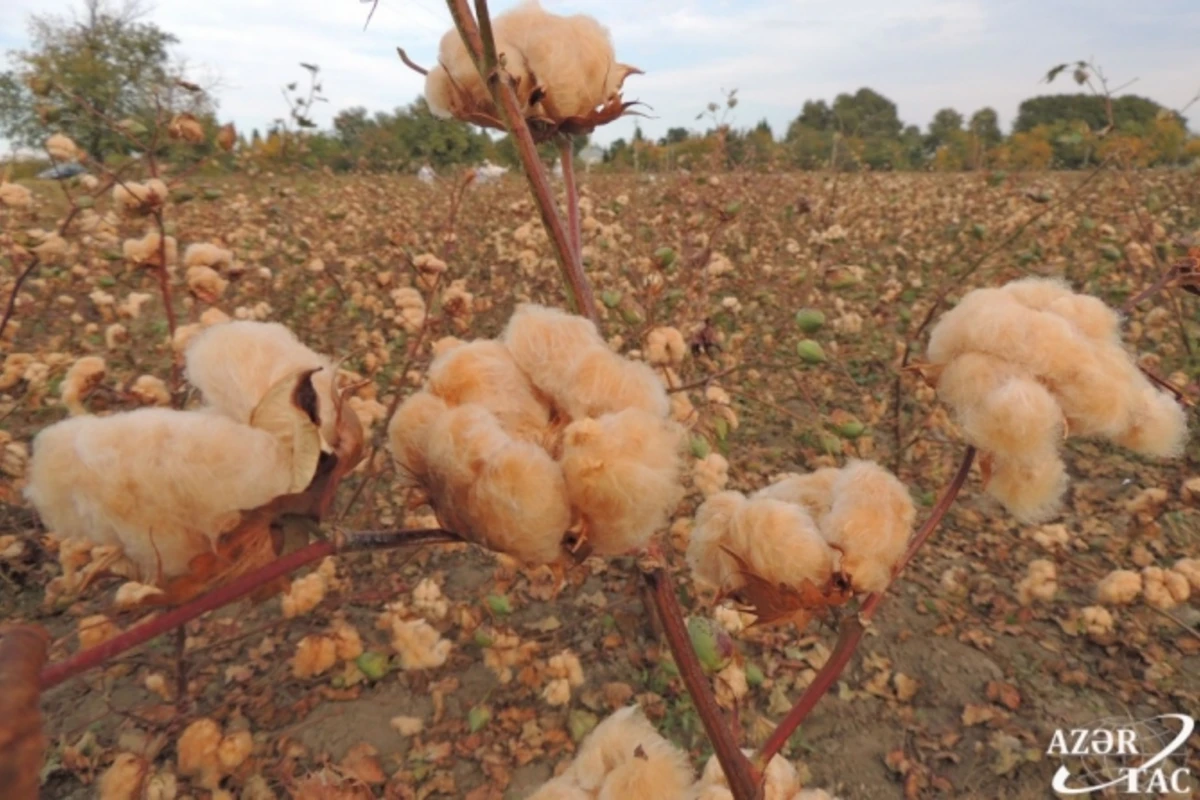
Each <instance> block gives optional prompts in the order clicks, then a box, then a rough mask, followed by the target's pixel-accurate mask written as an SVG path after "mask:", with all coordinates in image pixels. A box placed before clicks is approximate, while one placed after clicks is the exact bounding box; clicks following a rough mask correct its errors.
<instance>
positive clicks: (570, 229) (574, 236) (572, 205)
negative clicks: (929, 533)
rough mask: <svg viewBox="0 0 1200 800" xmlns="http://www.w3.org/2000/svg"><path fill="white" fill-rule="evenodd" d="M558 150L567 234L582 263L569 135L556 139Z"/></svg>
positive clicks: (577, 191)
mask: <svg viewBox="0 0 1200 800" xmlns="http://www.w3.org/2000/svg"><path fill="white" fill-rule="evenodd" d="M558 152H559V155H560V156H561V157H562V173H563V192H564V193H565V194H566V196H567V234H568V235H569V236H570V237H571V254H572V257H573V258H575V260H576V261H578V262H579V263H580V264H582V263H583V232H582V231H581V230H580V227H579V224H580V223H579V189H578V187H577V186H576V184H575V148H574V146H573V144H572V142H571V137H570V136H566V135H564V136H562V137H561V138H560V139H559V140H558Z"/></svg>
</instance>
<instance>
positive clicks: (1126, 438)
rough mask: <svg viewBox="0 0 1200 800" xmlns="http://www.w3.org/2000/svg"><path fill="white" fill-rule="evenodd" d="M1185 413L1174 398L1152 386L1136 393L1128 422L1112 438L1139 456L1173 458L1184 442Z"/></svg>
mask: <svg viewBox="0 0 1200 800" xmlns="http://www.w3.org/2000/svg"><path fill="white" fill-rule="evenodd" d="M1187 423H1188V419H1187V412H1186V411H1185V410H1184V409H1183V407H1182V406H1180V405H1179V403H1177V402H1175V398H1174V397H1172V396H1171V395H1169V394H1167V393H1166V392H1161V391H1159V390H1158V389H1156V388H1154V387H1153V386H1146V387H1144V388H1143V389H1142V391H1141V393H1140V394H1139V395H1138V399H1137V404H1136V406H1135V408H1134V412H1133V422H1132V425H1131V426H1130V427H1129V428H1128V429H1127V430H1126V431H1124V432H1123V433H1121V434H1119V435H1117V436H1115V437H1114V439H1113V441H1115V442H1116V443H1117V444H1119V445H1121V446H1122V447H1127V448H1129V449H1130V450H1133V451H1135V452H1138V453H1142V454H1143V455H1148V456H1156V457H1158V458H1174V457H1176V456H1179V455H1180V454H1181V453H1183V448H1184V445H1186V444H1187V434H1188V431H1187Z"/></svg>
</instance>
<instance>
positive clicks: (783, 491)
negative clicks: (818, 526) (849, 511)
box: [751, 467, 841, 519]
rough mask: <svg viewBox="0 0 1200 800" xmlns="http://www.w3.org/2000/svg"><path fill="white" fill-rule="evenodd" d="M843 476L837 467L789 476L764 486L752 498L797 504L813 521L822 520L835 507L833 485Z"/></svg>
mask: <svg viewBox="0 0 1200 800" xmlns="http://www.w3.org/2000/svg"><path fill="white" fill-rule="evenodd" d="M839 475H841V470H839V469H837V468H835V467H823V468H821V469H819V470H816V471H815V472H810V473H808V474H806V475H788V476H786V477H784V478H783V479H782V480H779V481H776V482H775V483H772V484H770V485H769V486H764V487H763V488H761V489H759V490H758V491H757V492H755V493H754V494H752V495H751V497H768V498H771V499H774V500H783V501H784V502H785V503H795V504H796V505H798V506H801V507H803V508H804V510H806V511H807V512H808V513H809V515H810V516H812V518H813V519H820V518H821V517H822V516H823V515H824V514H827V513H828V512H829V509H830V506H832V505H833V484H834V483H835V482H836V481H837V479H838V476H839Z"/></svg>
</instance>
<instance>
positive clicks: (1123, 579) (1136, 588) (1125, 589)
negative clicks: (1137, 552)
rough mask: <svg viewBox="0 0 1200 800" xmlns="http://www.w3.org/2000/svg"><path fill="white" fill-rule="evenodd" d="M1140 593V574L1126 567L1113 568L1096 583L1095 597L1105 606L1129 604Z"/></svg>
mask: <svg viewBox="0 0 1200 800" xmlns="http://www.w3.org/2000/svg"><path fill="white" fill-rule="evenodd" d="M1141 593H1142V576H1141V575H1140V574H1139V573H1137V572H1133V571H1132V570H1128V569H1115V570H1113V571H1112V572H1110V573H1108V574H1107V575H1105V576H1104V577H1103V578H1101V579H1100V582H1099V583H1097V584H1096V599H1097V600H1098V601H1099V602H1101V603H1102V604H1104V605H1106V606H1124V605H1129V604H1130V603H1132V602H1133V601H1134V600H1136V599H1137V596H1138V595H1139V594H1141Z"/></svg>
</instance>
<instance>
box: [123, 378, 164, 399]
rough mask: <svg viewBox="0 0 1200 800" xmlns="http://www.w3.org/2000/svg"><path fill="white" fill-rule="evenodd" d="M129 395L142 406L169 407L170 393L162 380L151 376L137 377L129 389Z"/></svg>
mask: <svg viewBox="0 0 1200 800" xmlns="http://www.w3.org/2000/svg"><path fill="white" fill-rule="evenodd" d="M129 394H130V395H131V396H132V397H133V398H134V399H135V400H137V401H138V402H139V403H141V404H142V405H144V406H169V405H171V393H170V392H169V391H167V385H166V384H165V383H163V381H162V378H156V377H155V376H153V375H139V376H138V379H137V380H135V381H134V382H133V385H132V386H130V387H129Z"/></svg>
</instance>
